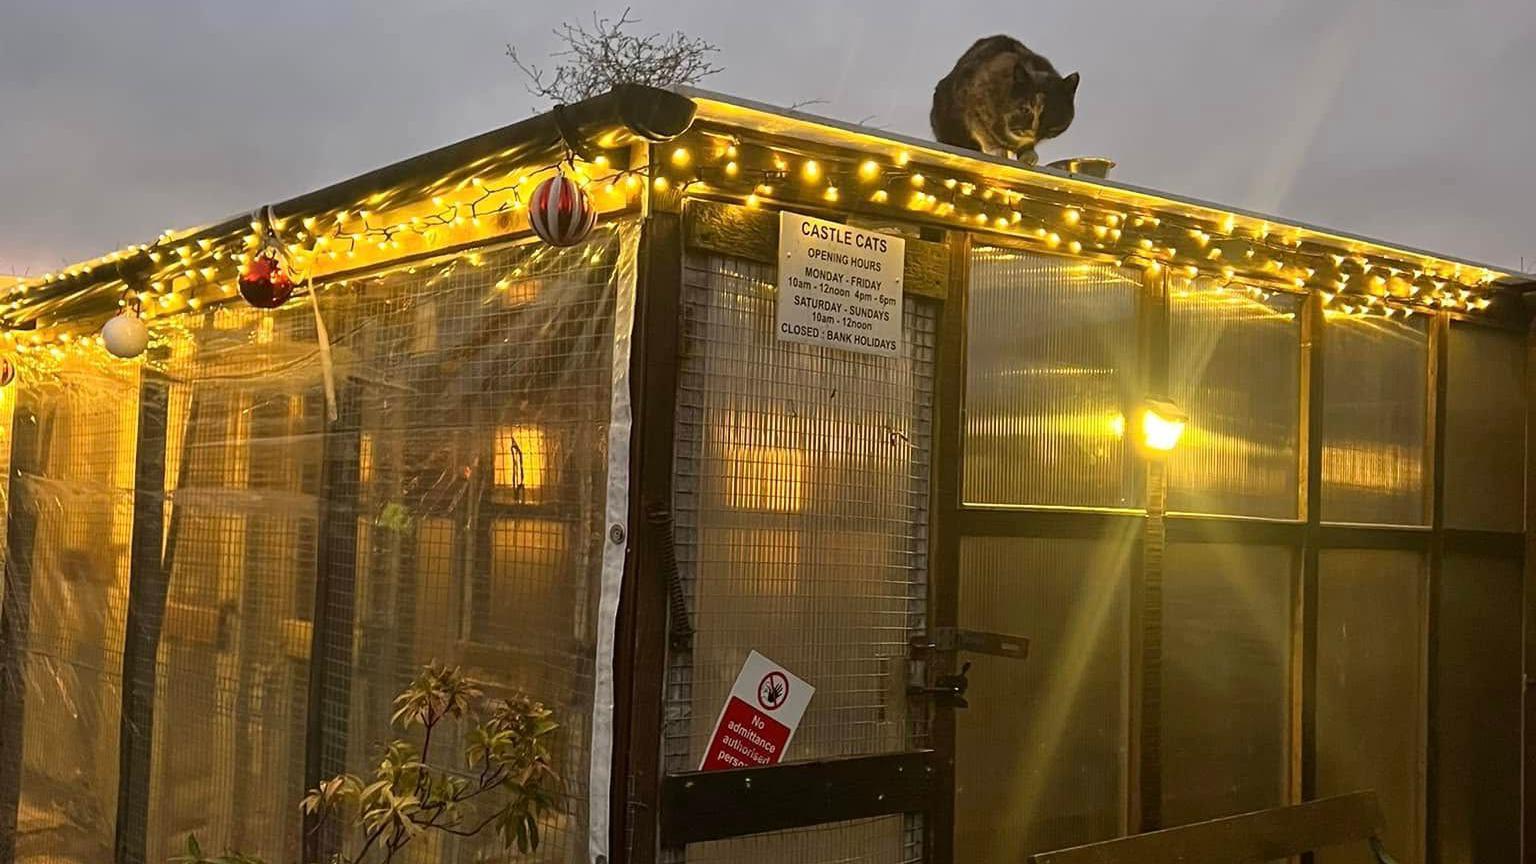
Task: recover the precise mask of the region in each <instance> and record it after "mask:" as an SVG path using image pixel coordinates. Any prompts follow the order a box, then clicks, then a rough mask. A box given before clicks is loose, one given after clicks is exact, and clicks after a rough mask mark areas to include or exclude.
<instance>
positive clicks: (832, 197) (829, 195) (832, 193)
mask: <svg viewBox="0 0 1536 864" xmlns="http://www.w3.org/2000/svg"><path fill="white" fill-rule="evenodd" d="M821 197H823V198H825V199H827V200H828V201H836V200H837V187H836V186H828V187H827V191H825V192H823V193H821Z"/></svg>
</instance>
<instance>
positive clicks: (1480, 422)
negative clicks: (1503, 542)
mask: <svg viewBox="0 0 1536 864" xmlns="http://www.w3.org/2000/svg"><path fill="white" fill-rule="evenodd" d="M1448 353H1449V357H1448V358H1447V361H1446V365H1447V366H1448V369H1447V381H1446V393H1445V401H1446V405H1445V522H1446V524H1447V525H1449V526H1451V527H1454V528H1480V529H1484V530H1495V531H1521V530H1523V529H1524V528H1525V374H1526V370H1525V339H1524V338H1523V334H1520V333H1510V332H1508V331H1504V330H1493V329H1490V328H1487V327H1479V326H1476V325H1473V324H1456V323H1452V325H1451V331H1450V345H1449V346H1448Z"/></svg>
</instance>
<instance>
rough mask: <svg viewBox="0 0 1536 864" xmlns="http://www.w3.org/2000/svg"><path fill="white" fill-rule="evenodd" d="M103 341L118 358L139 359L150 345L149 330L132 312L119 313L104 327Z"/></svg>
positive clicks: (102, 330) (102, 329)
mask: <svg viewBox="0 0 1536 864" xmlns="http://www.w3.org/2000/svg"><path fill="white" fill-rule="evenodd" d="M101 341H102V342H105V343H106V345H107V350H108V351H111V352H112V353H113V354H114V355H116V356H118V357H123V358H130V357H137V356H139V355H140V354H143V353H144V348H145V346H147V345H148V344H149V328H148V327H145V326H144V321H143V320H142V319H140V318H139V316H137V315H135V314H133V313H132V312H119V313H118V314H116V315H114V316H112V320H110V321H108V322H107V323H106V324H104V325H102V328H101Z"/></svg>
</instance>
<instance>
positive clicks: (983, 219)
mask: <svg viewBox="0 0 1536 864" xmlns="http://www.w3.org/2000/svg"><path fill="white" fill-rule="evenodd" d="M976 224H977V225H985V224H987V214H985V213H977V214H976Z"/></svg>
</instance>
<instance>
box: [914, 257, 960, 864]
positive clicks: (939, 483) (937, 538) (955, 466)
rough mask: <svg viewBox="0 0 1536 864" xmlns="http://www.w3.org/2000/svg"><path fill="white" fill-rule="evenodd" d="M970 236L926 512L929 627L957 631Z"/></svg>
mask: <svg viewBox="0 0 1536 864" xmlns="http://www.w3.org/2000/svg"><path fill="white" fill-rule="evenodd" d="M970 272H971V237H970V235H969V234H966V233H964V232H955V233H953V234H951V235H950V237H949V273H950V276H949V291H948V296H947V297H946V298H945V300H944V308H943V311H942V313H941V315H940V317H939V338H938V348H939V350H938V355H937V358H936V361H935V365H936V367H937V370H936V380H935V382H934V389H935V391H936V392H935V393H934V405H935V408H934V419H933V434H934V450H933V465H934V466H935V468H934V482H933V498H932V503H931V504H930V506H929V509H928V512H929V513H930V514H932V515H931V518H932V520H933V524H932V525H931V526H930V527H929V537H930V540H929V548H930V549H931V550H932V557H931V558H930V559H929V577H928V626H929V628H930V631H932V630H933V629H935V628H945V627H947V628H954V627H957V626H958V625H959V623H960V521H961V520H960V511H961V506H960V505H961V498H962V495H963V494H964V490H963V489H962V488H961V482H960V477H961V467H962V466H961V451H962V449H963V448H962V439H963V434H964V427H963V422H964V412H965V350H966V349H965V345H966V341H965V339H966V334H965V328H966V305H967V303H968V302H969V296H970ZM929 663H930V664H932V668H930V669H929V670H928V678H929V680H933V679H934V678H936V677H937V676H940V675H950V674H953V673H954V672H955V671H957V670H956V669H955V667H954V664H955V656H954V655H953V654H952V653H949V652H937V653H935V654H934V655H933V656H932V658H931V659H930V660H929ZM956 720H957V718H956V717H955V710H954V709H953V708H940V707H935V708H934V709H933V717H932V726H931V733H930V735H931V739H932V742H933V749H934V751H935V753H936V754H937V757H938V758H937V759H936V760H935V764H936V765H937V766H938V773H939V778H938V782H937V783H935V784H934V786H933V789H934V790H935V791H934V800H933V806H932V808H931V809H930V810H929V812H928V823H927V825H926V827H925V830H924V835H925V837H924V839H925V841H926V842H925V851H926V852H927V853H928V860H929V861H932V862H935V864H949V862H952V861H953V860H954V855H955V746H956V728H955V726H956Z"/></svg>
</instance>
